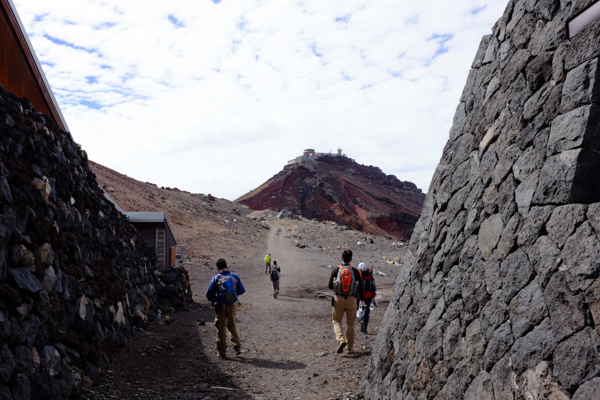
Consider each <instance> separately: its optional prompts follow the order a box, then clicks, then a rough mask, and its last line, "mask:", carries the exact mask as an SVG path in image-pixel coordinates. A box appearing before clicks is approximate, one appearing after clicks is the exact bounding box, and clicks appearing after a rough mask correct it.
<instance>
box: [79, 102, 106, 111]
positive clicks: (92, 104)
mask: <svg viewBox="0 0 600 400" xmlns="http://www.w3.org/2000/svg"><path fill="white" fill-rule="evenodd" d="M79 104H81V105H82V106H86V107H87V108H92V109H94V110H99V109H101V108H102V106H101V105H100V103H99V102H98V101H96V100H79Z"/></svg>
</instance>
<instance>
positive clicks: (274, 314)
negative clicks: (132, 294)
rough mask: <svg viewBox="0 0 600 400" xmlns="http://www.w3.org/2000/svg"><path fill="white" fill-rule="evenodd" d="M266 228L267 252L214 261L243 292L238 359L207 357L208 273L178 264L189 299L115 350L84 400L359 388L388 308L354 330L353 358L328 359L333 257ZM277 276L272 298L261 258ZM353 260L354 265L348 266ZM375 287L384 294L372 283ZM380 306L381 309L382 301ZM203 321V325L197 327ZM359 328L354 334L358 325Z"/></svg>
mask: <svg viewBox="0 0 600 400" xmlns="http://www.w3.org/2000/svg"><path fill="white" fill-rule="evenodd" d="M285 233H286V228H285V224H281V223H280V222H273V223H271V229H270V231H269V235H268V237H267V240H266V248H264V249H256V250H257V251H256V252H255V253H256V254H255V255H253V256H250V257H249V258H241V257H237V258H230V257H231V256H232V255H230V256H229V257H228V256H223V257H224V258H225V259H227V260H228V262H229V261H230V260H231V261H233V260H235V263H229V264H230V265H231V268H230V269H231V270H233V271H234V272H236V273H237V274H238V275H239V276H240V277H241V279H242V281H243V283H244V286H245V287H246V293H245V294H244V295H242V296H240V303H241V304H240V307H239V311H238V314H237V321H238V330H239V333H240V336H241V339H242V349H243V353H242V354H241V356H238V357H236V356H235V355H234V352H233V349H232V348H231V345H229V349H228V357H229V358H228V359H227V360H224V361H222V360H219V359H217V358H216V346H215V342H214V340H215V336H216V329H215V328H214V326H213V319H214V311H213V310H212V308H211V307H210V305H209V304H208V302H207V301H206V299H205V298H204V293H205V291H206V287H207V285H208V282H209V280H210V278H212V276H213V275H214V274H215V273H216V269H210V268H209V267H205V266H202V265H201V264H200V265H187V267H188V270H189V271H190V281H191V282H192V290H193V292H194V299H195V300H196V301H197V302H198V303H197V304H195V305H194V306H193V309H192V310H191V311H188V312H179V313H176V314H173V315H172V316H171V319H172V321H173V324H172V325H170V326H156V325H151V326H149V328H148V329H147V330H146V331H144V332H140V333H139V334H138V335H136V337H135V338H134V340H132V341H131V342H130V343H129V345H128V346H127V347H126V348H125V349H123V350H122V351H120V352H118V353H117V354H116V356H115V359H114V361H113V365H112V366H111V368H110V372H109V373H108V374H107V378H105V379H104V381H103V383H102V384H101V385H99V386H96V387H94V388H93V392H90V393H88V394H87V395H86V396H84V397H86V398H89V399H94V400H99V399H103V400H105V399H111V398H112V399H114V398H119V399H139V398H144V399H145V398H148V399H150V398H152V399H257V400H259V399H269V400H270V399H284V400H285V399H319V400H321V399H349V398H353V397H354V396H353V395H352V394H353V393H355V392H356V390H357V389H358V385H359V382H360V379H361V378H362V375H363V372H364V369H365V366H366V364H367V362H368V358H369V356H370V351H371V346H372V344H373V342H374V340H375V333H376V331H377V327H378V326H379V325H380V322H381V318H382V316H383V313H384V311H385V308H384V307H385V306H387V303H385V304H382V305H383V306H382V307H379V308H377V309H375V311H374V312H373V313H372V314H371V315H372V317H371V321H372V322H371V323H370V330H371V332H372V333H371V334H368V335H365V334H362V333H360V331H359V329H356V344H355V350H356V351H357V354H356V355H352V356H348V355H346V354H342V355H340V354H336V352H335V350H336V341H335V338H334V334H333V328H332V324H331V300H330V298H329V297H324V295H327V294H329V293H330V292H329V290H328V289H327V287H326V286H327V280H328V278H329V274H330V272H331V270H330V269H329V268H327V267H324V266H327V265H338V264H339V260H340V256H341V252H340V254H335V255H334V254H332V253H329V252H322V253H319V252H318V251H306V249H299V248H298V247H296V246H294V245H293V243H292V241H291V239H290V238H286V237H285ZM267 252H270V253H271V254H272V256H273V259H274V260H277V262H278V264H279V265H280V266H281V269H282V277H281V290H280V294H279V297H278V298H277V299H274V298H273V296H272V289H271V282H270V279H269V278H268V276H267V275H266V274H265V267H264V261H263V258H264V254H266V253H267ZM357 263H358V258H357V261H356V263H354V262H353V264H357ZM378 286H379V288H380V289H385V288H386V287H385V286H388V289H389V286H390V284H383V282H381V284H380V282H378ZM382 303H383V302H382ZM200 320H204V321H206V324H204V325H201V324H200V325H199V324H198V321H200ZM357 328H358V327H357Z"/></svg>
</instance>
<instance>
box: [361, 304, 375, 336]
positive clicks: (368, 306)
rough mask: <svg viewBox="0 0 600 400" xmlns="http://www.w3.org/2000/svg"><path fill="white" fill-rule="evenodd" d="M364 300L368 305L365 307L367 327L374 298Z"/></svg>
mask: <svg viewBox="0 0 600 400" xmlns="http://www.w3.org/2000/svg"><path fill="white" fill-rule="evenodd" d="M363 301H364V302H365V305H366V306H367V308H366V309H365V317H364V319H363V321H364V323H365V329H367V325H369V314H370V313H371V301H373V299H364V300H363Z"/></svg>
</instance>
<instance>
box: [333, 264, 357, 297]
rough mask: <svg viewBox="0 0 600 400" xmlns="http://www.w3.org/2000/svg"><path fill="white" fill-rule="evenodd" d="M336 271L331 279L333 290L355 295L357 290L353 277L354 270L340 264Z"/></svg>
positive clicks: (341, 293)
mask: <svg viewBox="0 0 600 400" xmlns="http://www.w3.org/2000/svg"><path fill="white" fill-rule="evenodd" d="M338 268H339V269H338V273H337V276H336V277H335V279H334V280H333V290H335V292H336V293H337V294H339V295H342V296H355V295H356V291H357V290H358V282H357V281H356V279H355V278H354V272H353V271H352V267H351V266H349V265H340V266H339V267H338Z"/></svg>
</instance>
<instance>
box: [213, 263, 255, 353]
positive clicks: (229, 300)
mask: <svg viewBox="0 0 600 400" xmlns="http://www.w3.org/2000/svg"><path fill="white" fill-rule="evenodd" d="M217 269H218V270H219V273H218V274H217V275H215V276H214V277H213V278H212V280H211V281H210V283H209V284H208V289H207V290H206V298H207V299H208V300H209V301H210V302H211V303H212V305H213V306H214V307H215V327H216V328H217V350H218V352H219V353H218V355H217V357H219V358H221V359H222V360H225V359H226V356H227V338H226V335H225V328H227V330H228V331H229V340H230V341H231V344H232V345H233V350H235V354H236V355H237V354H240V353H241V352H242V342H241V341H240V336H239V335H238V331H237V328H236V326H235V311H236V308H237V300H238V298H237V297H238V296H239V295H241V294H244V292H245V291H246V289H244V285H242V281H241V280H240V277H239V276H237V275H236V274H234V273H232V272H230V271H229V269H228V267H227V262H225V260H224V259H222V258H220V259H219V260H217Z"/></svg>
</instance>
